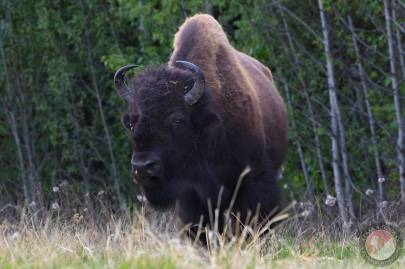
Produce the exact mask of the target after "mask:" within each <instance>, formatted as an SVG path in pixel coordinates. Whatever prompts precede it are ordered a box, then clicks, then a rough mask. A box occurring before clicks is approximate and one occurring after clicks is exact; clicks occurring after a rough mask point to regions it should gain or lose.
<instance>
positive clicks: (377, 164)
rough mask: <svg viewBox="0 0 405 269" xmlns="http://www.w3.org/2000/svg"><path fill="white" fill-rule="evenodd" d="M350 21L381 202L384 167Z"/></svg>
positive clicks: (363, 73)
mask: <svg viewBox="0 0 405 269" xmlns="http://www.w3.org/2000/svg"><path fill="white" fill-rule="evenodd" d="M348 22H349V24H348V26H349V30H350V32H351V34H352V42H353V48H354V52H355V55H356V62H357V69H358V72H359V75H360V84H361V88H362V90H363V95H364V101H365V104H366V109H367V118H368V124H369V127H370V134H371V145H372V147H373V155H374V163H375V167H376V172H377V179H376V182H377V186H378V200H379V202H381V201H383V198H384V188H383V183H382V182H381V181H380V180H378V179H380V178H383V172H382V168H381V161H380V152H379V150H378V143H377V136H376V132H375V123H374V116H373V112H372V110H371V104H370V101H369V98H368V88H367V84H366V74H365V70H364V68H363V65H362V62H361V55H360V50H359V46H358V44H357V38H356V33H355V31H354V27H353V22H352V18H351V17H350V16H349V17H348Z"/></svg>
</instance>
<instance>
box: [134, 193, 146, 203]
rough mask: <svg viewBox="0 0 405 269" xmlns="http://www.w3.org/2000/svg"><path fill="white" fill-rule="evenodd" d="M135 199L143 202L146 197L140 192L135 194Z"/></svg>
mask: <svg viewBox="0 0 405 269" xmlns="http://www.w3.org/2000/svg"><path fill="white" fill-rule="evenodd" d="M136 199H138V201H139V202H140V203H142V204H143V203H145V202H146V197H145V196H144V195H142V194H138V195H137V196H136Z"/></svg>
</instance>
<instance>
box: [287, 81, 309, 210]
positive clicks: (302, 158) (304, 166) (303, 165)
mask: <svg viewBox="0 0 405 269" xmlns="http://www.w3.org/2000/svg"><path fill="white" fill-rule="evenodd" d="M281 80H282V81H283V84H284V90H285V94H286V97H287V106H288V108H289V110H290V113H291V127H292V129H293V132H295V133H296V132H297V124H296V122H295V118H294V113H293V108H292V103H291V98H290V92H289V89H288V84H287V82H286V81H285V79H284V78H282V79H281ZM294 144H295V145H296V146H297V151H298V156H299V158H300V163H301V168H302V171H303V172H304V178H305V182H306V185H307V190H306V193H305V197H306V198H307V200H309V201H311V203H313V202H314V201H315V199H314V197H315V195H314V187H313V185H312V178H311V176H310V175H309V173H308V168H307V164H306V163H305V156H304V152H303V150H302V145H301V143H300V141H299V140H298V138H297V137H294Z"/></svg>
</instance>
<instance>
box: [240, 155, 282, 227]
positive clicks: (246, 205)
mask: <svg viewBox="0 0 405 269" xmlns="http://www.w3.org/2000/svg"><path fill="white" fill-rule="evenodd" d="M278 210H280V191H279V188H278V186H277V180H276V172H275V171H273V169H272V167H271V163H270V161H266V162H264V163H262V164H260V165H255V166H252V169H251V171H250V173H249V174H248V175H247V176H246V177H244V178H243V179H242V182H241V185H240V188H239V190H238V193H237V196H236V200H235V206H234V209H233V211H234V214H235V213H239V214H240V216H241V219H240V220H241V221H242V222H244V224H252V222H257V221H258V222H261V221H263V220H266V219H268V218H269V217H271V215H273V214H275V213H276V212H277V211H278Z"/></svg>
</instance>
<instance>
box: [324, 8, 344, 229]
mask: <svg viewBox="0 0 405 269" xmlns="http://www.w3.org/2000/svg"><path fill="white" fill-rule="evenodd" d="M318 6H319V15H320V18H321V24H322V34H323V45H324V52H325V58H326V67H327V77H328V89H329V101H330V113H331V130H332V135H331V139H332V167H333V180H334V183H335V190H336V198H337V202H338V208H339V212H340V217H341V218H342V221H343V229H344V230H347V229H348V227H349V216H348V212H347V209H346V206H345V194H346V195H347V193H344V192H343V189H342V188H343V187H342V182H341V174H340V168H339V159H340V158H339V142H338V137H339V123H338V114H339V106H338V103H337V96H336V85H335V79H334V74H333V63H332V56H331V53H330V46H329V32H328V28H327V24H326V18H325V12H324V7H323V4H322V0H318ZM349 198H351V197H349Z"/></svg>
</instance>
